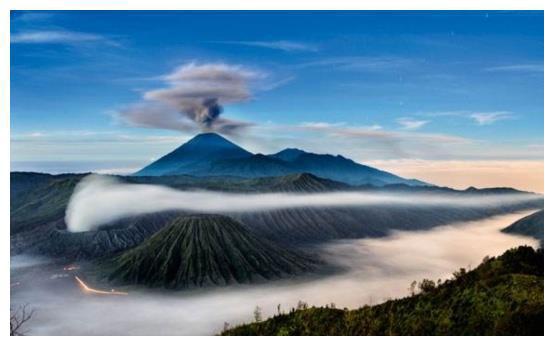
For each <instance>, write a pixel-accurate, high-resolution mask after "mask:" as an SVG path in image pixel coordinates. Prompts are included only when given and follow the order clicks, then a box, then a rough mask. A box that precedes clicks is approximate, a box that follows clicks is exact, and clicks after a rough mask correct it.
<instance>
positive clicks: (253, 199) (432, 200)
mask: <svg viewBox="0 0 554 346" xmlns="http://www.w3.org/2000/svg"><path fill="white" fill-rule="evenodd" d="M536 198H537V196H533V195H519V194H517V195H512V194H502V195H487V196H445V195H429V194H423V193H422V194H417V193H410V194H400V193H379V192H331V193H312V194H297V193H261V194H237V193H222V192H211V191H198V190H197V191H181V190H176V189H172V188H168V187H165V186H158V185H145V184H144V185H143V184H127V183H122V182H119V181H118V180H117V179H115V178H111V177H105V176H98V175H90V176H88V177H85V178H84V179H83V180H82V181H81V182H80V183H79V184H78V185H77V187H76V188H75V191H74V193H73V195H72V196H71V199H70V201H69V204H68V206H67V210H66V216H65V221H66V224H67V226H68V229H69V230H70V231H72V232H86V231H90V230H94V229H96V228H97V227H98V226H101V225H103V224H107V223H109V222H113V221H116V220H118V219H121V218H125V217H131V216H136V215H141V214H147V213H155V212H162V211H169V210H183V211H190V212H200V213H232V212H257V211H266V210H276V209H287V208H302V207H339V206H365V205H383V204H385V205H386V204H389V205H418V206H426V205H427V206H443V207H444V206H452V207H463V206H491V205H501V204H512V203H520V202H523V201H527V200H533V199H536Z"/></svg>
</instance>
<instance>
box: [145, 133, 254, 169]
mask: <svg viewBox="0 0 554 346" xmlns="http://www.w3.org/2000/svg"><path fill="white" fill-rule="evenodd" d="M249 156H252V153H250V152H248V151H246V150H244V149H243V148H241V147H239V146H238V145H236V144H234V143H233V142H231V141H229V140H228V139H226V138H225V137H223V136H221V135H218V134H216V133H201V134H199V135H196V136H194V137H193V138H192V139H190V140H189V141H188V142H186V143H184V144H183V145H181V146H180V147H178V148H177V149H175V150H173V151H172V152H170V153H169V154H167V155H165V156H163V157H162V158H160V159H159V160H157V161H155V162H153V163H152V164H150V165H148V166H146V167H144V168H143V169H142V170H140V171H138V172H137V173H135V175H154V176H155V175H172V174H186V173H189V172H191V171H195V170H197V169H199V168H200V167H199V166H203V165H209V164H210V162H212V161H214V160H225V159H240V158H245V157H249Z"/></svg>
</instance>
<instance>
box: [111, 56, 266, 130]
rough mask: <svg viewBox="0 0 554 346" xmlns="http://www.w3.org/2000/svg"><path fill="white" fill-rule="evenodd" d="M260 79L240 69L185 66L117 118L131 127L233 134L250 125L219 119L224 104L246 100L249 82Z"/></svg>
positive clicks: (253, 73) (239, 67)
mask: <svg viewBox="0 0 554 346" xmlns="http://www.w3.org/2000/svg"><path fill="white" fill-rule="evenodd" d="M261 77H263V75H262V74H261V73H260V72H257V71H253V70H249V69H246V68H244V67H242V66H236V65H227V64H201V65H198V64H195V63H190V64H186V65H184V66H181V67H179V68H178V69H176V70H175V71H174V72H173V73H171V74H169V75H167V76H164V77H163V80H164V81H165V83H166V86H165V87H163V88H160V89H154V90H149V91H147V92H145V93H144V94H143V99H144V100H143V102H141V103H139V104H136V105H133V106H131V107H128V108H126V109H124V110H123V111H121V112H119V117H120V118H122V119H123V120H124V121H125V122H126V123H128V124H131V125H134V126H141V127H152V128H162V129H171V130H178V131H189V130H191V129H194V128H200V129H201V130H202V131H214V132H221V133H226V134H232V133H234V132H236V131H238V130H240V129H243V128H245V127H248V126H250V125H251V124H250V123H248V122H243V121H237V120H231V119H226V118H222V117H221V114H222V113H223V110H224V107H223V105H225V104H231V103H237V102H244V101H247V100H249V99H250V97H251V92H250V88H249V84H250V82H252V81H253V80H255V79H258V78H261Z"/></svg>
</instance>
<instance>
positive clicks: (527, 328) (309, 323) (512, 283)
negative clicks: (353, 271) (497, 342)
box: [223, 247, 544, 335]
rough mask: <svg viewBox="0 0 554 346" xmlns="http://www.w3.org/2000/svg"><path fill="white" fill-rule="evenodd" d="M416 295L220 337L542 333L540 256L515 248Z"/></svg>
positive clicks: (304, 314) (311, 311) (291, 317)
mask: <svg viewBox="0 0 554 346" xmlns="http://www.w3.org/2000/svg"><path fill="white" fill-rule="evenodd" d="M420 287H421V293H419V294H415V295H413V296H410V297H407V298H403V299H396V300H390V301H387V302H385V303H383V304H379V305H376V306H365V307H362V308H359V309H356V310H346V309H344V310H341V309H335V308H328V307H324V308H323V307H320V308H316V307H311V308H308V307H301V308H300V309H295V310H293V311H291V312H290V313H287V314H280V315H277V316H274V317H272V318H270V319H268V320H266V321H263V322H258V323H251V324H247V325H242V326H238V327H236V328H233V329H230V330H227V331H224V332H223V334H224V335H543V334H544V253H543V250H542V249H541V250H538V251H535V250H534V249H533V248H531V247H519V248H517V249H512V250H509V251H507V252H505V253H504V254H503V255H502V256H499V257H498V258H492V259H485V260H484V261H483V263H482V264H481V265H479V266H478V267H477V268H476V269H474V270H471V271H469V272H465V271H464V270H460V271H459V272H457V273H455V274H454V278H453V279H452V280H447V281H446V282H444V283H442V284H440V285H438V286H436V285H435V284H434V283H432V282H431V281H426V280H424V281H423V282H422V284H420Z"/></svg>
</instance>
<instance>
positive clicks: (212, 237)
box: [109, 215, 316, 288]
mask: <svg viewBox="0 0 554 346" xmlns="http://www.w3.org/2000/svg"><path fill="white" fill-rule="evenodd" d="M111 262H112V263H111V264H110V265H109V266H111V267H112V268H113V269H110V271H111V274H110V275H109V279H111V280H116V281H118V282H123V283H126V284H144V285H148V286H163V287H166V288H186V287H190V286H206V285H225V284H232V283H248V282H254V281H257V280H260V279H273V278H279V277H283V276H288V275H295V274H299V273H302V272H306V271H310V270H313V269H314V268H315V265H316V262H315V261H314V260H312V259H310V258H308V257H307V256H306V255H300V254H298V253H295V252H292V251H289V250H286V249H284V248H282V247H280V246H278V245H276V244H273V243H270V242H268V241H265V240H263V239H260V238H258V237H256V236H254V235H252V234H251V233H250V232H249V231H248V230H247V229H246V228H245V227H244V226H243V225H241V224H240V223H238V222H236V221H235V220H233V219H231V218H230V217H226V216H220V215H196V216H185V217H179V218H177V219H175V220H174V221H173V222H172V223H171V224H169V225H167V226H166V227H164V228H163V229H162V230H160V231H159V232H158V233H156V234H155V235H154V236H152V237H151V238H150V239H148V240H146V241H145V242H144V243H143V244H141V245H140V246H138V247H137V248H135V249H132V250H129V251H127V252H125V253H123V254H122V255H120V256H118V257H117V258H115V259H114V260H112V261H111Z"/></svg>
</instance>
